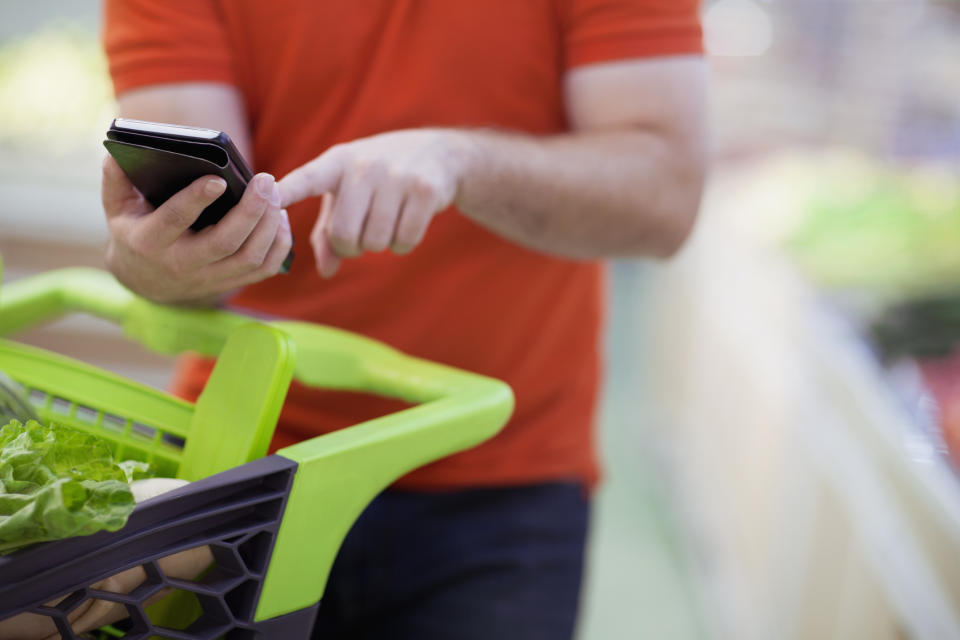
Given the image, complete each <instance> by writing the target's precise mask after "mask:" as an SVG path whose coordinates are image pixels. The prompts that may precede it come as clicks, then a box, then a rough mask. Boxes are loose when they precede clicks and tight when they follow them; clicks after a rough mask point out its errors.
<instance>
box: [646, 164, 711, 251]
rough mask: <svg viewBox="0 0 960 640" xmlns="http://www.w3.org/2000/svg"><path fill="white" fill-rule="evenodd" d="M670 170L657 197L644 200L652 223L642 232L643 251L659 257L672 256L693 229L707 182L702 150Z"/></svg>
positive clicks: (647, 216) (648, 218) (647, 217)
mask: <svg viewBox="0 0 960 640" xmlns="http://www.w3.org/2000/svg"><path fill="white" fill-rule="evenodd" d="M672 173H673V176H672V178H671V179H668V180H665V181H664V182H663V183H662V184H663V186H662V188H661V190H660V193H658V194H657V196H658V197H656V198H653V199H651V200H650V201H648V202H647V207H649V208H650V209H648V212H647V215H646V216H644V217H645V218H646V219H647V220H648V221H650V223H651V227H648V229H647V233H645V234H644V235H645V236H646V237H647V239H648V243H647V246H646V247H644V253H645V254H646V255H647V256H648V257H652V258H655V259H658V260H668V259H670V258H672V257H674V256H675V255H676V254H677V253H678V252H679V251H680V250H681V249H682V248H683V247H684V245H685V244H686V242H687V240H688V239H689V237H690V235H691V234H692V233H693V229H694V225H695V223H696V221H697V217H698V215H699V212H700V204H701V200H702V198H703V191H704V184H705V182H706V175H707V161H706V157H705V154H697V157H695V158H688V159H687V160H686V161H685V162H683V163H682V166H681V167H678V168H676V169H675V170H674V171H673V172H672Z"/></svg>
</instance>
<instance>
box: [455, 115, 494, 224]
mask: <svg viewBox="0 0 960 640" xmlns="http://www.w3.org/2000/svg"><path fill="white" fill-rule="evenodd" d="M448 133H449V134H450V143H449V144H450V146H449V149H450V155H449V161H450V166H452V167H453V171H454V177H455V180H456V193H455V195H454V204H456V205H457V206H458V207H460V208H461V209H462V204H461V203H462V201H463V200H464V197H465V195H466V194H468V193H470V192H471V191H472V188H471V187H472V185H475V184H476V183H477V182H478V181H480V180H482V176H483V175H484V173H485V172H486V171H487V169H488V168H489V165H490V160H489V153H488V150H487V144H485V137H486V136H485V133H484V132H483V131H481V130H467V129H449V130H448Z"/></svg>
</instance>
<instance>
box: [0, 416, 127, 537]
mask: <svg viewBox="0 0 960 640" xmlns="http://www.w3.org/2000/svg"><path fill="white" fill-rule="evenodd" d="M145 466H146V465H144V463H120V464H117V463H115V462H114V461H113V455H112V453H111V451H110V447H109V445H108V444H107V443H106V442H105V441H103V440H101V439H99V438H96V437H94V436H92V435H89V434H87V433H84V432H82V431H78V430H76V429H71V428H68V427H62V426H58V425H50V426H45V425H42V424H40V423H38V422H36V421H33V420H31V421H29V422H27V424H26V425H23V424H21V423H20V422H18V421H16V420H14V421H12V422H10V423H9V424H7V425H5V426H3V427H0V554H3V553H8V552H10V551H13V550H16V549H19V548H21V547H24V546H26V545H29V544H33V543H35V542H41V541H44V540H56V539H60V538H67V537H71V536H82V535H89V534H92V533H96V532H97V531H103V530H107V531H116V530H117V529H120V528H121V527H123V525H124V524H126V522H127V517H128V516H129V515H130V513H131V512H132V511H133V508H134V506H135V505H134V500H133V494H132V493H131V492H130V487H129V485H128V484H127V482H128V476H129V477H131V478H132V477H136V476H140V477H142V476H143V474H145V472H146V469H145Z"/></svg>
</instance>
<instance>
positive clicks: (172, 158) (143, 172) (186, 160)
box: [103, 132, 247, 231]
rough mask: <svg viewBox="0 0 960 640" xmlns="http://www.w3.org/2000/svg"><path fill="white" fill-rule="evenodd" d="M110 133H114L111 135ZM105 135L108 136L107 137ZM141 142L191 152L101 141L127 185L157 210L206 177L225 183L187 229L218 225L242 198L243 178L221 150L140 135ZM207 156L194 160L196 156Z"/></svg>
mask: <svg viewBox="0 0 960 640" xmlns="http://www.w3.org/2000/svg"><path fill="white" fill-rule="evenodd" d="M111 133H114V132H111ZM108 135H109V134H108ZM137 138H142V142H150V141H151V140H150V139H151V138H153V139H155V140H157V141H158V146H159V145H160V144H167V143H169V146H171V147H174V148H176V149H180V150H181V151H191V150H192V151H194V152H195V153H193V154H189V155H188V154H187V153H181V152H177V151H172V150H168V149H165V148H157V147H153V146H145V145H143V144H134V143H132V142H127V141H123V140H104V142H103V146H104V147H106V149H107V151H108V152H109V153H110V155H111V156H113V158H114V160H116V161H117V164H118V165H120V168H121V169H123V172H124V173H126V174H127V177H128V178H130V182H132V183H133V185H134V186H135V187H136V188H137V189H138V190H139V191H140V193H141V194H143V197H144V198H146V199H147V201H148V202H149V203H150V204H152V205H153V206H154V207H159V206H160V205H162V204H163V203H164V202H166V201H167V200H168V199H169V198H170V197H171V196H172V195H173V194H175V193H177V192H178V191H180V190H181V189H183V188H184V187H186V186H188V185H189V184H190V183H192V182H193V181H194V180H196V179H197V178H201V177H203V176H206V175H217V176H220V177H221V178H223V179H224V180H225V181H226V182H227V189H226V191H224V192H223V195H221V196H220V197H219V198H217V199H216V200H215V201H214V202H213V203H212V204H210V205H209V206H208V207H207V208H206V209H204V210H203V213H201V214H200V217H199V218H197V220H196V222H194V223H193V224H192V225H191V227H190V228H191V229H193V230H194V231H199V230H200V229H203V228H205V227H208V226H210V225H212V224H216V223H217V222H219V220H220V219H221V218H223V216H225V215H226V213H227V212H228V211H229V210H230V209H231V208H233V206H234V205H236V204H237V203H238V202H239V201H240V198H241V197H242V196H243V191H244V189H245V188H246V186H247V179H245V178H244V176H243V175H242V174H241V171H240V170H239V169H238V168H237V167H236V166H235V165H234V164H233V163H231V162H229V160H227V159H226V157H227V156H226V153H225V152H223V150H222V149H220V148H219V147H217V146H216V145H212V144H205V143H199V142H185V141H181V140H166V139H164V138H159V137H155V136H140V135H138V136H137ZM203 147H212V148H213V149H215V150H217V151H220V152H221V153H222V154H223V158H224V160H225V162H224V163H223V164H219V163H216V162H213V161H212V159H208V158H211V155H212V154H211V153H210V150H208V149H204V148H203ZM201 153H202V154H203V155H206V156H207V157H206V158H205V157H198V156H199V155H200V154H201Z"/></svg>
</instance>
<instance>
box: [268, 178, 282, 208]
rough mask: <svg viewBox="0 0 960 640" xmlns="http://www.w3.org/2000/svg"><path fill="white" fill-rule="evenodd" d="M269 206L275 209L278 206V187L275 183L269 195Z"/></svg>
mask: <svg viewBox="0 0 960 640" xmlns="http://www.w3.org/2000/svg"><path fill="white" fill-rule="evenodd" d="M270 204H272V205H273V206H275V207H279V206H280V187H279V186H277V183H276V182H274V183H273V191H272V192H271V193H270Z"/></svg>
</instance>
